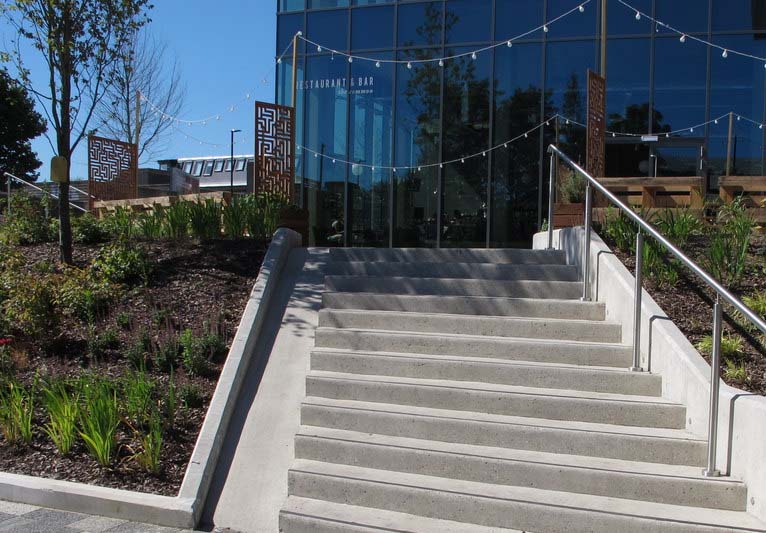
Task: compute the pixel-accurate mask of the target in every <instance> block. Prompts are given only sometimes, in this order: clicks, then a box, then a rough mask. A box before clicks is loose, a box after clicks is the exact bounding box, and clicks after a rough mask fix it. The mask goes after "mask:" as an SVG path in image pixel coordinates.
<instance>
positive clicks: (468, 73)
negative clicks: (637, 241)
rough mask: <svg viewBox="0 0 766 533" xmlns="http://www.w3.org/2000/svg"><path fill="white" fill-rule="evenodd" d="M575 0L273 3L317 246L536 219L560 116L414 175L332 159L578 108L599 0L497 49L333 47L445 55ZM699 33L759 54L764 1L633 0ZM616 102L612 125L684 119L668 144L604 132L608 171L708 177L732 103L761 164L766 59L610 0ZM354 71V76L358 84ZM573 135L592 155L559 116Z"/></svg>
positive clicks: (481, 138)
mask: <svg viewBox="0 0 766 533" xmlns="http://www.w3.org/2000/svg"><path fill="white" fill-rule="evenodd" d="M581 3H582V2H579V1H578V0H438V1H427V2H423V1H393V0H388V1H387V0H279V1H278V34H277V50H278V53H281V52H282V51H283V50H285V49H286V48H287V47H288V45H289V44H290V41H291V39H292V37H293V35H294V34H295V33H296V32H297V31H298V30H300V31H302V32H303V33H304V35H305V36H306V37H307V38H308V39H310V40H312V41H315V42H317V43H321V44H322V45H323V47H324V48H323V49H321V50H320V49H318V48H317V47H316V46H313V45H307V44H306V43H304V42H302V41H301V42H300V48H299V59H298V72H299V84H298V102H297V108H298V113H297V117H298V124H297V137H296V142H297V144H298V145H299V146H304V147H306V148H308V149H309V150H313V151H315V152H319V153H321V154H323V155H326V156H327V157H326V158H325V157H316V156H315V154H313V153H310V152H307V151H306V150H301V149H299V150H298V161H297V175H298V180H299V181H300V182H301V184H302V191H303V194H302V196H303V197H302V201H303V202H304V204H305V205H306V207H308V208H309V212H310V217H311V240H312V243H311V244H318V245H324V244H328V243H329V242H330V241H328V237H330V236H332V235H333V234H335V231H334V230H333V224H335V227H336V228H337V227H338V224H339V223H340V224H342V225H343V226H344V227H345V228H346V229H347V231H346V232H345V235H344V239H345V244H347V245H350V246H362V245H364V246H390V245H393V246H441V247H450V246H461V247H463V246H466V247H484V246H493V247H495V246H513V245H518V244H520V243H523V242H525V241H526V240H528V239H529V237H530V235H531V234H532V233H533V232H534V231H535V230H536V229H537V228H538V227H539V225H540V224H541V222H542V219H543V216H544V205H545V203H544V202H545V189H546V187H545V186H543V184H544V183H547V168H546V167H547V158H546V157H545V147H546V146H547V144H548V143H550V142H553V141H554V140H555V126H556V124H555V121H553V120H552V121H551V122H550V124H549V126H547V127H545V126H544V127H543V128H541V129H539V130H536V131H534V132H530V133H529V134H528V137H527V138H522V139H521V140H519V141H517V142H514V143H512V144H511V145H509V148H508V149H504V150H497V151H493V152H491V153H488V155H487V157H480V158H473V159H467V160H466V162H465V163H459V162H458V163H455V164H450V165H444V167H443V168H441V169H439V168H438V167H436V168H431V169H423V170H421V171H420V172H418V171H417V170H415V171H406V170H401V171H397V172H396V173H394V172H393V171H391V170H381V169H376V170H373V169H371V168H368V167H365V166H360V165H359V164H357V165H348V164H341V163H339V162H336V163H333V162H332V159H333V158H334V159H336V160H341V159H342V160H348V161H352V162H357V163H361V164H364V165H372V166H378V165H379V166H398V165H401V166H417V165H425V164H429V163H435V162H436V163H438V162H439V161H444V160H451V159H455V158H460V157H461V156H463V155H466V154H473V153H477V152H481V151H482V150H485V149H487V148H489V147H491V146H495V145H498V144H501V143H504V142H505V141H507V140H509V139H512V138H514V137H517V136H518V135H520V134H523V133H524V132H525V131H528V130H530V129H532V128H534V127H535V126H536V125H538V124H540V123H541V122H542V121H544V120H545V119H547V118H550V117H553V116H554V115H555V114H557V113H560V114H561V115H564V116H566V117H568V118H569V119H572V120H573V121H578V122H585V107H586V90H585V79H586V71H587V69H593V70H596V71H597V70H598V69H599V64H598V58H599V43H600V39H599V20H600V13H599V5H600V0H598V1H595V0H594V1H591V2H589V3H587V4H586V5H585V10H584V12H583V13H579V12H576V13H573V14H572V15H570V16H569V17H566V18H565V19H562V20H561V21H559V22H556V23H554V24H551V25H550V27H549V28H548V31H547V32H545V31H543V30H542V29H540V30H538V31H534V32H532V33H530V34H528V35H526V36H524V37H523V38H521V39H519V40H514V44H513V46H512V47H508V46H500V47H497V48H495V49H494V50H492V51H487V52H482V53H479V54H477V57H476V59H471V57H463V58H461V59H456V60H451V61H448V62H446V64H445V66H444V67H443V68H440V67H439V66H438V65H436V64H413V65H412V68H408V66H407V65H406V64H399V65H392V64H385V63H382V64H381V66H380V67H379V68H378V67H376V66H375V64H374V63H370V62H366V61H354V62H352V63H349V62H348V61H347V60H346V58H345V57H342V56H336V55H335V54H332V53H328V52H327V48H331V49H335V50H339V51H343V52H350V53H353V54H358V55H363V56H367V57H374V58H379V59H393V58H396V59H400V60H416V59H423V58H428V57H444V56H449V55H454V54H459V53H463V52H466V51H471V50H476V49H478V48H481V47H483V46H487V45H491V44H494V43H503V42H505V41H507V40H508V39H511V38H514V37H515V36H517V35H520V34H522V33H524V32H527V31H529V30H530V29H533V28H536V27H538V26H541V25H542V24H543V23H544V22H546V21H550V20H552V19H554V18H555V17H557V16H559V15H561V14H562V13H565V12H567V11H569V10H570V9H572V8H577V7H578V6H579V5H580V4H581ZM628 3H629V4H630V5H631V6H634V7H635V8H636V9H639V10H641V11H643V12H644V13H647V14H651V15H652V16H654V17H656V18H657V19H659V20H662V21H663V22H665V23H667V24H670V25H672V26H673V27H675V28H678V29H679V30H682V31H684V32H687V33H688V35H691V36H699V37H701V38H704V39H706V40H710V41H713V42H715V43H717V44H720V45H721V46H723V47H727V48H731V49H736V50H738V51H742V52H746V53H749V54H753V55H754V56H758V57H764V56H766V40H765V38H766V2H763V1H762V0H628ZM607 13H608V41H607V43H608V44H607V115H608V128H609V129H610V130H613V131H617V132H633V133H636V132H637V133H650V132H651V133H664V132H668V131H674V130H679V129H684V128H689V129H687V131H686V132H684V133H682V134H679V135H674V136H671V137H670V138H665V137H664V136H662V135H660V137H659V139H658V142H656V143H645V142H643V141H642V140H641V138H640V137H638V138H628V139H626V138H621V137H619V136H617V137H614V138H612V137H611V136H609V138H608V140H607V142H608V146H607V174H608V175H612V176H639V175H652V174H653V172H654V163H653V161H654V159H653V158H650V155H651V156H656V157H657V175H660V176H673V175H678V176H681V175H687V176H688V175H703V176H706V177H707V178H708V179H707V183H708V185H709V187H710V188H713V189H714V188H715V186H716V183H717V182H716V179H717V176H719V175H721V173H722V172H723V171H724V166H725V159H726V150H727V135H728V120H722V121H719V124H717V125H716V124H709V125H706V126H702V127H697V128H695V129H694V130H693V131H691V128H692V127H693V126H695V125H699V124H702V123H704V122H707V121H708V120H712V119H713V118H716V117H718V116H720V115H723V114H725V113H728V112H729V111H733V112H735V113H738V114H741V115H743V116H744V117H749V118H752V119H753V120H754V121H756V124H753V123H750V122H748V121H746V120H741V121H736V122H735V124H734V139H735V143H734V148H735V149H734V150H733V162H734V165H733V169H732V173H733V174H740V175H747V174H751V175H763V174H764V168H763V167H764V130H763V129H761V128H759V125H758V123H763V122H766V116H765V115H764V113H765V112H766V107H765V106H764V98H765V94H766V92H765V91H764V83H765V78H766V69H764V64H763V63H762V62H759V61H755V60H752V59H747V58H742V57H738V56H734V55H729V57H722V54H721V53H720V51H719V50H716V49H714V48H710V47H708V46H705V45H704V44H700V43H696V42H693V40H691V39H686V40H685V41H686V42H683V43H682V42H680V40H679V38H678V35H677V34H675V33H672V32H670V31H668V30H667V29H665V28H662V27H655V25H654V24H653V23H652V22H651V21H649V20H648V19H646V18H645V17H644V18H642V19H640V20H636V12H635V11H633V10H631V9H629V8H628V7H626V6H625V5H623V4H622V3H620V1H619V0H609V2H608V10H607ZM291 63H292V57H291V55H290V54H288V56H286V57H285V58H284V59H283V60H282V62H281V64H280V65H279V67H278V80H279V82H278V86H277V90H276V98H277V102H278V103H282V104H286V105H290V103H291V102H290V99H291V71H292V64H291ZM352 80H353V81H352ZM559 127H560V139H559V141H560V142H561V143H563V144H564V145H565V146H564V148H565V150H566V151H567V152H568V153H570V155H572V156H573V157H575V158H584V130H583V128H581V127H579V126H576V125H574V124H573V123H569V124H567V123H566V120H565V119H562V120H561V121H560V123H559Z"/></svg>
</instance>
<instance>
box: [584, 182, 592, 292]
mask: <svg viewBox="0 0 766 533" xmlns="http://www.w3.org/2000/svg"><path fill="white" fill-rule="evenodd" d="M592 223H593V190H592V189H591V186H590V181H588V182H587V186H586V187H585V227H584V228H583V229H584V230H585V249H584V250H583V258H582V301H583V302H588V301H590V286H589V281H590V228H591V225H592Z"/></svg>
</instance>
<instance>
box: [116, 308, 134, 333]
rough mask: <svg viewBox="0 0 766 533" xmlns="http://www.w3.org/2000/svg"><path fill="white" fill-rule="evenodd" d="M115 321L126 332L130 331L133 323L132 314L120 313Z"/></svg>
mask: <svg viewBox="0 0 766 533" xmlns="http://www.w3.org/2000/svg"><path fill="white" fill-rule="evenodd" d="M114 321H115V323H116V324H117V326H118V327H119V328H120V329H122V330H125V331H128V330H129V329H130V327H131V325H132V323H133V319H132V317H131V316H130V313H126V312H125V311H122V312H120V313H118V314H117V316H116V317H115V318H114Z"/></svg>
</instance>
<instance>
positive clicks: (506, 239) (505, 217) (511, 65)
mask: <svg viewBox="0 0 766 533" xmlns="http://www.w3.org/2000/svg"><path fill="white" fill-rule="evenodd" d="M541 62H542V46H541V45H540V44H524V45H514V46H513V48H507V47H500V48H498V49H497V52H496V56H495V115H494V122H495V127H494V131H495V140H494V143H493V144H500V143H503V142H505V141H508V140H511V139H513V138H514V137H517V136H520V135H523V134H524V132H525V131H527V130H530V129H531V128H534V127H535V126H536V125H537V124H539V122H540V119H541V107H540V106H541V101H542V98H543V94H542V89H541V87H542V69H541V68H540V65H541ZM545 111H546V113H551V112H552V111H553V102H552V101H551V98H550V93H547V94H546V95H545ZM551 114H552V113H551ZM493 161H494V164H493V173H492V176H493V182H492V213H491V223H492V230H491V245H492V246H494V247H509V246H527V245H528V243H529V241H530V240H531V238H532V234H533V233H534V232H535V230H536V224H537V216H538V193H539V190H540V189H539V178H540V176H539V170H540V137H539V131H534V132H530V133H529V135H528V136H527V137H526V138H524V137H522V138H521V139H519V140H517V141H515V142H513V143H510V144H509V145H508V148H503V149H500V150H496V151H495V153H494V155H493Z"/></svg>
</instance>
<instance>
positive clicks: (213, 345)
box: [199, 332, 228, 362]
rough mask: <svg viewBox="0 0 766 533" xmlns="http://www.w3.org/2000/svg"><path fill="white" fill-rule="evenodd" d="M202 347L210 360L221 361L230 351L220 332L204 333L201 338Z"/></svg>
mask: <svg viewBox="0 0 766 533" xmlns="http://www.w3.org/2000/svg"><path fill="white" fill-rule="evenodd" d="M199 342H200V348H201V349H202V352H203V353H204V354H205V356H206V357H207V359H208V361H216V362H218V361H220V360H221V359H223V358H224V357H226V354H227V352H228V348H227V346H226V342H225V341H224V339H223V337H221V336H220V335H219V334H218V333H215V332H210V333H206V334H204V335H202V336H201V337H200V339H199Z"/></svg>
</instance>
